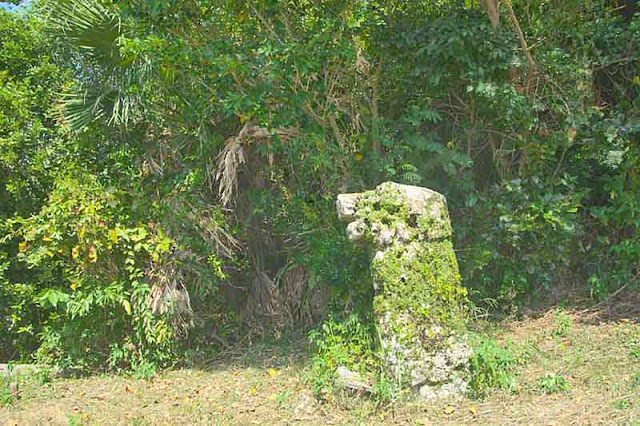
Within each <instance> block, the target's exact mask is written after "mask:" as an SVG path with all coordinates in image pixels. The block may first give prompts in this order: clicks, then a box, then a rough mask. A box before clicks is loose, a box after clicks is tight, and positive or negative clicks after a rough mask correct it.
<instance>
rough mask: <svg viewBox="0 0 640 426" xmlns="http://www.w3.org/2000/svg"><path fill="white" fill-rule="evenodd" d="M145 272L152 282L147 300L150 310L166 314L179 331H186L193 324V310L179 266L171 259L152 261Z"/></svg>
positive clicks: (156, 313)
mask: <svg viewBox="0 0 640 426" xmlns="http://www.w3.org/2000/svg"><path fill="white" fill-rule="evenodd" d="M146 273H147V278H148V279H149V281H150V282H151V283H152V287H151V293H150V294H149V302H148V303H149V307H150V308H151V312H152V313H153V314H154V315H167V316H168V317H169V320H170V321H171V323H172V324H173V326H174V328H175V329H176V330H177V331H178V332H179V333H184V332H186V330H187V329H188V328H189V327H191V326H192V325H193V310H192V309H191V300H190V298H189V292H188V291H187V289H186V288H185V286H184V279H183V276H182V273H181V272H180V270H179V268H177V267H176V266H175V264H174V262H172V261H166V262H162V263H157V262H152V263H151V264H150V265H149V267H148V268H147V271H146Z"/></svg>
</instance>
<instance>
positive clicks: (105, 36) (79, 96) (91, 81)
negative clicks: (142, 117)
mask: <svg viewBox="0 0 640 426" xmlns="http://www.w3.org/2000/svg"><path fill="white" fill-rule="evenodd" d="M51 15H52V16H51V19H50V25H49V28H50V30H51V31H52V33H53V35H54V36H55V37H58V38H59V39H60V40H61V41H62V42H63V43H64V44H65V45H66V46H67V47H68V48H69V50H70V51H71V52H72V53H71V55H72V57H74V58H75V59H76V60H77V61H78V64H77V66H76V68H77V81H78V84H77V86H76V87H75V88H74V89H73V90H71V91H69V92H67V93H65V94H63V96H62V99H61V104H62V107H63V108H62V110H63V115H64V117H63V118H64V119H65V120H66V121H68V122H69V123H70V124H71V126H72V127H74V128H83V127H86V126H88V125H89V124H90V123H91V122H92V121H94V120H98V119H100V120H104V122H105V124H106V125H109V126H127V124H128V123H129V122H131V121H132V119H133V118H134V117H135V116H136V113H137V112H139V111H140V110H141V108H142V106H143V104H144V103H145V99H144V97H143V96H142V95H141V94H140V92H141V90H140V88H141V87H143V86H144V84H145V82H146V81H148V79H149V76H150V73H151V65H150V63H149V62H148V61H147V60H146V59H145V58H143V57H136V58H129V57H123V55H122V54H121V52H120V44H121V41H122V39H123V38H124V37H131V36H133V32H134V27H133V26H132V25H125V24H124V23H123V21H122V19H121V18H120V17H119V15H118V14H117V13H116V12H115V11H113V10H112V9H109V8H108V7H107V6H105V5H104V4H103V3H101V2H100V1H99V0H63V1H61V2H60V3H59V4H58V6H57V8H56V9H55V10H54V11H53V12H52V14H51Z"/></svg>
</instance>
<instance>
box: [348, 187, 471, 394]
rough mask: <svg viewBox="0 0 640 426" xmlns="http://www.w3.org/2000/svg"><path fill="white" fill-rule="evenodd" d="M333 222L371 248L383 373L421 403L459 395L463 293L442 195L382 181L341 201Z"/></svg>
mask: <svg viewBox="0 0 640 426" xmlns="http://www.w3.org/2000/svg"><path fill="white" fill-rule="evenodd" d="M337 209H338V215H339V217H340V218H341V219H343V220H346V221H349V222H350V223H349V224H348V225H347V236H348V238H349V240H350V241H362V242H366V243H369V244H371V245H372V246H373V247H374V249H375V251H374V258H373V260H372V264H371V270H372V274H373V285H374V292H375V296H374V306H373V308H374V314H375V318H376V322H377V328H378V332H379V335H380V338H381V342H380V343H381V349H382V357H383V359H384V360H385V362H386V364H387V366H388V368H389V371H390V372H391V373H392V374H393V375H394V376H395V377H396V378H397V379H399V380H401V381H402V382H403V383H405V384H406V385H407V386H411V387H414V388H416V389H419V391H420V395H422V396H423V397H425V398H434V397H443V396H450V395H454V394H460V393H463V392H464V391H465V390H466V387H467V382H468V360H469V357H470V356H471V350H470V348H469V347H468V345H467V344H466V343H465V339H464V325H465V318H466V315H467V312H466V301H467V299H466V290H465V289H464V288H463V287H462V286H461V284H460V274H459V271H458V264H457V260H456V257H455V253H454V251H453V245H452V243H451V223H450V220H449V213H448V210H447V202H446V199H445V197H444V196H443V195H441V194H439V193H437V192H435V191H432V190H430V189H427V188H420V187H417V186H410V185H400V184H397V183H393V182H386V183H383V184H381V185H379V186H378V187H377V188H376V189H375V190H373V191H368V192H365V193H360V194H341V195H339V196H338V201H337Z"/></svg>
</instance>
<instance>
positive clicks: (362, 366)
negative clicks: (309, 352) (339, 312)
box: [309, 314, 378, 396]
mask: <svg viewBox="0 0 640 426" xmlns="http://www.w3.org/2000/svg"><path fill="white" fill-rule="evenodd" d="M309 340H310V341H311V343H312V344H313V346H314V348H315V351H316V353H315V355H314V357H313V366H312V371H311V376H312V378H313V382H314V392H315V393H316V395H319V396H322V395H326V394H329V393H331V392H332V391H333V388H334V387H333V386H334V380H335V375H336V370H337V369H338V367H340V366H343V367H346V368H348V369H349V370H352V371H356V372H359V373H362V374H363V375H369V374H370V373H371V372H375V371H376V369H377V367H378V361H377V359H376V357H375V353H374V340H373V338H372V329H371V326H370V325H366V324H365V323H363V322H361V320H360V318H359V317H358V315H357V314H351V315H349V316H348V317H347V318H345V319H344V320H343V321H337V320H336V319H334V318H333V317H330V318H329V319H327V320H326V321H325V322H324V323H323V324H322V326H321V327H320V328H318V329H315V330H312V331H311V332H310V333H309Z"/></svg>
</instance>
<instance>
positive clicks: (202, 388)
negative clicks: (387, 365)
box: [0, 310, 640, 425]
mask: <svg viewBox="0 0 640 426" xmlns="http://www.w3.org/2000/svg"><path fill="white" fill-rule="evenodd" d="M636 318H637V316H636ZM481 326H482V325H481ZM482 329H483V330H484V332H485V333H489V334H490V335H491V336H492V338H493V339H495V340H496V341H497V342H502V343H508V345H509V347H512V348H516V349H517V350H518V351H519V353H521V354H522V355H521V358H522V362H521V363H519V365H518V367H517V374H516V383H515V385H514V386H510V387H509V389H503V390H499V389H494V390H490V391H489V392H488V393H487V394H486V396H485V397H484V399H471V398H462V399H458V400H447V401H438V402H424V401H420V400H417V399H415V398H408V397H402V398H400V399H399V400H398V401H397V402H395V403H394V404H393V405H391V406H386V407H382V408H381V407H380V406H379V405H377V404H376V401H374V400H372V399H370V398H367V397H363V396H353V395H347V394H335V395H332V396H331V397H330V398H329V399H327V400H325V401H322V402H321V401H319V400H317V399H316V398H315V397H314V396H313V393H312V388H313V384H312V383H310V381H309V380H308V377H309V374H308V372H309V365H308V360H309V356H308V354H307V352H306V350H305V349H304V348H303V347H300V348H298V349H296V346H294V347H292V348H288V349H287V350H283V349H282V348H281V347H268V346H253V347H251V348H248V349H245V350H244V351H242V352H238V353H235V354H228V356H227V357H226V358H224V359H220V360H217V361H215V362H212V363H209V364H208V365H203V366H201V367H200V368H191V369H183V370H176V371H168V372H164V373H161V374H158V375H156V376H154V377H153V378H152V379H150V380H144V379H135V378H130V377H123V376H115V375H109V376H97V377H89V378H80V379H55V380H53V381H51V382H44V381H41V380H33V379H30V378H28V377H23V378H19V380H20V382H21V383H20V385H21V398H20V399H19V400H15V401H11V402H10V403H9V404H5V406H4V407H2V408H0V425H4V424H8V425H15V424H19V425H22V424H36V423H41V424H42V423H45V424H73V425H78V424H131V425H152V424H249V425H250V424H269V423H271V424H292V423H298V424H407V425H409V424H417V425H419V424H424V425H426V424H433V423H437V424H443V423H444V424H474V423H475V424H536V425H538V424H556V425H561V424H640V356H639V355H638V354H639V353H640V324H638V323H635V322H633V321H631V320H630V319H628V318H616V319H615V320H601V319H598V318H595V317H594V316H593V315H589V316H587V315H584V314H580V313H573V312H571V311H562V310H551V311H549V312H548V313H547V314H546V315H544V316H539V317H536V318H528V319H524V320H518V321H515V320H510V321H506V322H504V323H501V324H500V326H499V327H496V326H495V324H494V325H491V324H486V326H482ZM488 330H492V331H488Z"/></svg>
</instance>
